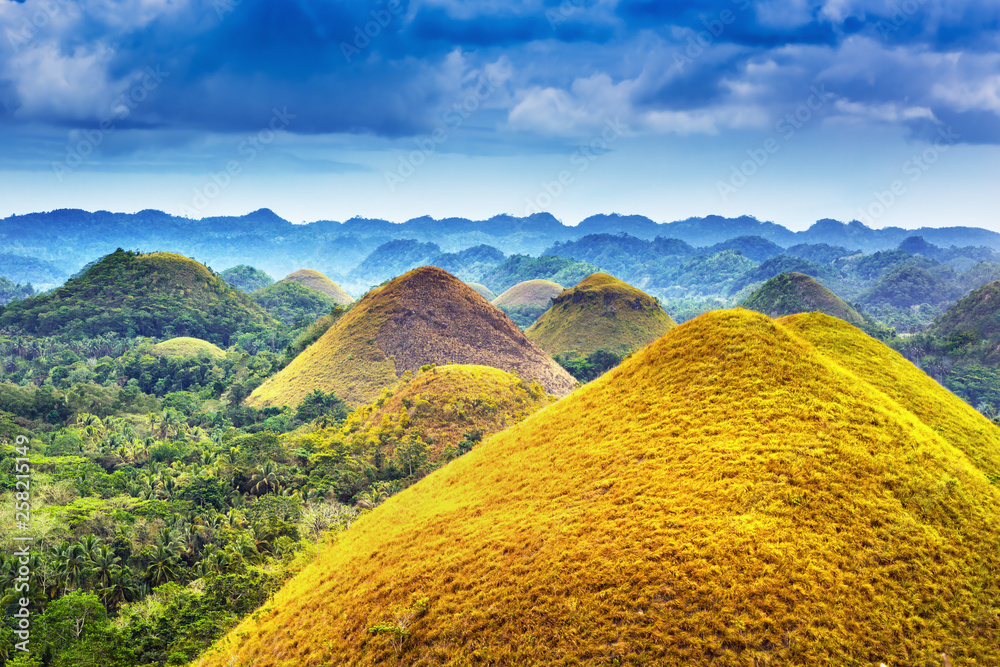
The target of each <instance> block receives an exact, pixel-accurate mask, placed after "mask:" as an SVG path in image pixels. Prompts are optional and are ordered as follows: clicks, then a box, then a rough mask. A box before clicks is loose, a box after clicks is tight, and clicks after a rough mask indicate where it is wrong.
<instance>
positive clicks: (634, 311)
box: [525, 273, 677, 356]
mask: <svg viewBox="0 0 1000 667" xmlns="http://www.w3.org/2000/svg"><path fill="white" fill-rule="evenodd" d="M675 326H677V324H676V323H675V322H674V321H673V320H672V319H671V318H670V315H667V313H666V311H664V310H663V308H662V307H661V306H660V304H659V303H658V302H657V301H656V299H654V298H653V297H651V296H649V295H648V294H646V293H645V292H643V291H642V290H640V289H638V288H636V287H633V286H632V285H629V284H628V283H626V282H623V281H621V280H618V279H617V278H615V277H614V276H609V275H608V274H606V273H595V274H593V275H590V276H588V277H587V278H584V279H583V280H582V281H581V282H580V283H579V284H577V285H576V286H575V287H573V288H571V289H568V290H565V291H563V292H561V293H560V294H559V295H558V296H556V297H555V298H554V299H553V300H552V306H551V307H550V308H549V309H548V310H547V311H545V313H544V314H543V315H542V316H541V317H540V318H539V319H538V321H537V322H535V323H534V324H533V325H532V326H531V328H529V329H528V330H527V331H525V335H526V336H527V337H528V338H529V339H530V340H532V341H534V342H535V343H536V344H537V345H538V346H539V347H541V348H542V349H543V350H545V351H546V352H548V353H549V354H561V353H563V352H573V351H575V352H577V353H579V354H580V355H583V356H586V355H588V354H592V353H594V352H596V351H597V350H601V349H603V350H608V351H610V352H614V353H616V354H620V355H623V354H627V353H629V352H633V351H635V350H638V349H641V348H643V347H646V346H647V345H649V344H650V343H651V342H653V341H654V340H656V339H657V338H659V337H660V336H662V335H663V334H665V333H667V332H668V331H669V330H670V329H672V328H673V327H675Z"/></svg>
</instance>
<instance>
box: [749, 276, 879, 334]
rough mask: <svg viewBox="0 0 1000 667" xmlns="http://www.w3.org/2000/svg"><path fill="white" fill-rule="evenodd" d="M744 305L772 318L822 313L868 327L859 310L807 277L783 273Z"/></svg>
mask: <svg viewBox="0 0 1000 667" xmlns="http://www.w3.org/2000/svg"><path fill="white" fill-rule="evenodd" d="M740 305H741V306H743V307H744V308H748V309H750V310H756V311H757V312H758V313H764V314H765V315H767V316H769V317H784V316H785V315H794V314H796V313H809V312H820V313H826V314H827V315H831V316H833V317H839V318H840V319H842V320H844V321H845V322H850V323H851V324H853V325H855V326H861V325H862V324H864V318H863V317H862V316H861V314H860V313H859V312H858V311H857V310H855V309H854V308H852V307H851V306H850V305H849V304H847V303H846V302H845V301H844V300H843V299H841V298H840V297H839V296H837V295H836V294H834V293H833V292H831V291H830V290H828V289H827V288H825V287H823V285H821V284H820V283H819V282H817V281H816V280H815V279H813V278H811V277H810V276H807V275H805V274H804V273H782V274H781V275H780V276H776V277H774V278H771V279H770V280H768V281H767V282H766V283H764V284H763V285H761V287H760V288H759V289H758V290H757V291H756V292H754V293H753V294H751V295H750V296H749V297H747V298H746V299H745V300H744V301H743V303H741V304H740Z"/></svg>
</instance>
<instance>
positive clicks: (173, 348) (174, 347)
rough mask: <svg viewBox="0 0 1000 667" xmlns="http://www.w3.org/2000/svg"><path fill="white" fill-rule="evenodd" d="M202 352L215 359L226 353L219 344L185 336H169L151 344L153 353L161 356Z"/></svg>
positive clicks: (189, 354)
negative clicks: (168, 338) (160, 341)
mask: <svg viewBox="0 0 1000 667" xmlns="http://www.w3.org/2000/svg"><path fill="white" fill-rule="evenodd" d="M202 352H205V353H206V354H208V355H209V356H210V357H214V358H216V359H218V358H220V357H224V356H226V353H225V352H224V351H223V350H222V348H220V347H219V346H217V345H213V344H212V343H209V342H208V341H207V340H202V339H200V338H189V337H187V336H180V337H177V338H171V339H170V340H165V341H163V342H162V343H157V344H156V345H154V346H153V354H155V355H158V356H161V357H170V356H177V357H197V356H198V355H199V354H201V353H202Z"/></svg>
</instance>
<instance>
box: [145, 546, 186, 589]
mask: <svg viewBox="0 0 1000 667" xmlns="http://www.w3.org/2000/svg"><path fill="white" fill-rule="evenodd" d="M179 576H180V568H179V567H178V564H177V556H176V555H174V552H173V551H171V550H170V549H168V548H166V547H165V546H163V545H162V544H158V545H156V549H155V550H154V551H153V562H152V563H150V565H149V567H147V568H146V579H147V580H148V581H149V583H150V584H151V585H153V586H159V585H160V584H165V583H167V582H168V581H173V580H174V579H177V578H178V577H179Z"/></svg>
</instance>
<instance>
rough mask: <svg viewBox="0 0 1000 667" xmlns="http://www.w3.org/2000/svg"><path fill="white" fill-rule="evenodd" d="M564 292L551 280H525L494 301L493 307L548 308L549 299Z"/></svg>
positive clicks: (560, 286)
mask: <svg viewBox="0 0 1000 667" xmlns="http://www.w3.org/2000/svg"><path fill="white" fill-rule="evenodd" d="M562 291H563V287H562V285H560V284H559V283H554V282H552V281H551V280H542V279H541V278H536V279H534V280H525V281H524V282H520V283H518V284H516V285H514V286H513V287H511V288H510V289H508V290H507V291H505V292H504V293H503V294H501V295H500V296H498V297H497V298H495V299H493V305H494V306H496V307H497V308H518V307H521V308H523V307H534V308H538V307H543V308H547V307H548V305H549V299H551V298H552V297H554V296H556V295H558V294H559V293H560V292H562Z"/></svg>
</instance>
